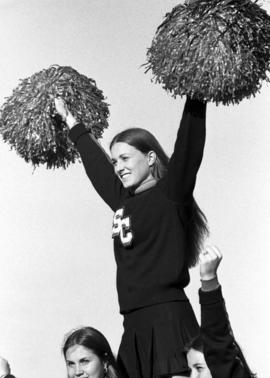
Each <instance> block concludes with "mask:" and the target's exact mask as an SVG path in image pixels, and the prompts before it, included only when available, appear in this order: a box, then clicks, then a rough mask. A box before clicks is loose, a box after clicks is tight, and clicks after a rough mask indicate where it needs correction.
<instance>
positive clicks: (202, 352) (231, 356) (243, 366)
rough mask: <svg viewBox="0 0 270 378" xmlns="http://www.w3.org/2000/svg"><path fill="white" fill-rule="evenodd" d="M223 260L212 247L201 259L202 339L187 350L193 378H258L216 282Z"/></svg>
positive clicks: (194, 341)
mask: <svg viewBox="0 0 270 378" xmlns="http://www.w3.org/2000/svg"><path fill="white" fill-rule="evenodd" d="M221 259H222V254H221V252H220V251H219V250H218V248H217V247H212V246H209V247H207V248H206V249H205V251H203V253H201V255H200V276H201V282H202V287H201V289H200V290H199V297H200V304H201V336H199V337H197V338H196V339H195V340H193V341H192V343H191V344H190V347H189V348H188V353H187V358H188V362H189V367H190V369H191V375H190V378H202V377H203V378H212V377H213V378H215V377H218V378H256V375H255V374H253V373H252V372H251V370H250V369H249V367H248V364H247V362H246V359H245V357H244V355H243V353H242V351H241V348H240V347H239V345H238V343H237V342H236V340H235V338H234V335H233V332H232V329H231V325H230V321H229V317H228V314H227V311H226V307H225V302H224V298H223V296H222V291H221V286H220V284H219V282H218V278H217V269H218V266H219V264H220V261H221ZM206 363H207V365H206Z"/></svg>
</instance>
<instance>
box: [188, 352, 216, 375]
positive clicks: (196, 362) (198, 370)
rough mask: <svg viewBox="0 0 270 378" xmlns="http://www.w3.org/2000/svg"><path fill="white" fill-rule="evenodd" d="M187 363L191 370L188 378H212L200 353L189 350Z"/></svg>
mask: <svg viewBox="0 0 270 378" xmlns="http://www.w3.org/2000/svg"><path fill="white" fill-rule="evenodd" d="M187 361H188V366H189V368H190V370H191V374H190V378H212V375H211V373H210V370H209V369H208V367H207V365H206V362H205V359H204V355H203V353H202V352H200V351H198V350H195V349H193V348H191V349H190V350H189V351H188V352H187Z"/></svg>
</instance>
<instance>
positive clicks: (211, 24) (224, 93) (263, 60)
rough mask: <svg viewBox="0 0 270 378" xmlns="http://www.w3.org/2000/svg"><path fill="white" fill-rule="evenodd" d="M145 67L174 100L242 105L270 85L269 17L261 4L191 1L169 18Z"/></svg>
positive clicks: (248, 0) (244, 0) (240, 0)
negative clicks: (190, 99) (262, 88)
mask: <svg viewBox="0 0 270 378" xmlns="http://www.w3.org/2000/svg"><path fill="white" fill-rule="evenodd" d="M145 66H146V71H148V70H150V69H151V70H152V72H153V75H154V79H155V81H156V82H158V83H161V84H162V85H163V87H164V89H166V90H167V91H169V92H171V93H172V95H173V96H174V97H175V96H177V95H180V96H182V95H188V96H190V97H192V98H197V99H199V100H205V101H213V102H216V103H217V104H218V103H223V104H229V103H239V102H240V101H241V100H242V99H243V98H249V97H250V96H251V95H253V96H255V94H256V93H257V92H258V91H259V90H260V88H261V85H262V81H263V80H267V81H269V77H268V74H269V67H270V16H269V15H268V14H267V13H266V11H265V10H263V9H262V8H261V7H260V6H259V5H258V4H257V1H251V0H189V1H188V0H187V1H186V2H185V3H184V4H179V5H178V6H176V7H175V8H174V9H173V10H172V12H171V13H168V14H167V15H166V16H165V20H164V22H163V23H162V24H161V25H160V26H159V27H158V29H157V32H156V35H155V37H154V39H153V42H152V45H151V47H150V48H149V49H148V52H147V63H146V64H145Z"/></svg>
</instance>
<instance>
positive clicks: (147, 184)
mask: <svg viewBox="0 0 270 378" xmlns="http://www.w3.org/2000/svg"><path fill="white" fill-rule="evenodd" d="M156 183H157V180H156V179H154V178H153V179H150V180H148V181H146V182H144V183H143V184H141V185H140V186H138V188H136V189H135V190H134V192H133V193H134V194H139V193H142V192H145V191H146V190H148V189H150V188H152V187H153V186H155V185H156Z"/></svg>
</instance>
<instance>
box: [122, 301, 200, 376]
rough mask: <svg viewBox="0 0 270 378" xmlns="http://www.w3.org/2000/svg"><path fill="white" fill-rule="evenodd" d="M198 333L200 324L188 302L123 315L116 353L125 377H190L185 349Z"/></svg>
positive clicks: (156, 306) (164, 304)
mask: <svg viewBox="0 0 270 378" xmlns="http://www.w3.org/2000/svg"><path fill="white" fill-rule="evenodd" d="M198 333H199V325H198V323H197V320H196V317H195V314H194V312H193V309H192V307H191V305H190V303H189V301H188V300H186V301H176V302H167V303H161V304H157V305H153V306H149V307H144V308H141V309H138V310H135V311H132V312H130V313H128V314H125V315H124V334H123V336H122V341H121V345H120V348H119V352H118V363H119V365H120V368H121V369H122V371H123V373H124V377H129V378H156V377H166V376H172V375H177V374H178V375H186V376H189V375H188V372H189V368H188V364H187V358H186V351H185V347H186V346H187V345H188V344H189V343H190V342H191V341H192V340H193V339H194V338H195V337H196V336H197V335H198Z"/></svg>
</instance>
